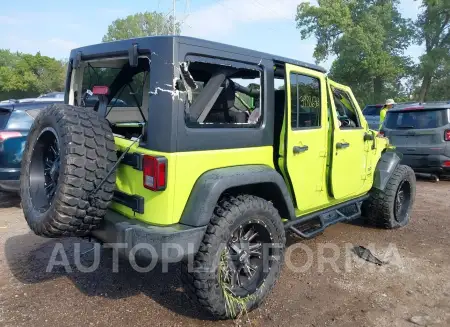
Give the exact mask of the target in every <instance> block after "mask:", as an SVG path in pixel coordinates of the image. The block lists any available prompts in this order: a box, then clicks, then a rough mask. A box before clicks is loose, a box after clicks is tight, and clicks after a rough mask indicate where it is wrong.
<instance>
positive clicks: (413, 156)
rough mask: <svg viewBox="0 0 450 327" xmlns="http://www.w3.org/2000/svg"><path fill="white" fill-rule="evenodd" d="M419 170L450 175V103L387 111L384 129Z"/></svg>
mask: <svg viewBox="0 0 450 327" xmlns="http://www.w3.org/2000/svg"><path fill="white" fill-rule="evenodd" d="M380 133H381V134H384V135H385V136H386V137H388V138H389V140H390V142H391V143H392V144H393V145H395V146H396V148H397V150H398V151H400V152H401V153H403V159H402V162H403V163H404V164H405V165H408V166H410V167H412V168H413V169H414V170H415V171H416V172H418V173H431V174H435V175H437V176H439V175H450V104H449V103H444V102H442V103H426V104H421V105H412V106H411V105H401V106H396V107H395V108H392V109H391V110H389V111H388V112H387V115H386V119H385V121H384V123H383V126H382V128H381V131H380Z"/></svg>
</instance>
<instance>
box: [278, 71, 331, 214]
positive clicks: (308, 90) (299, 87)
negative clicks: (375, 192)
mask: <svg viewBox="0 0 450 327" xmlns="http://www.w3.org/2000/svg"><path fill="white" fill-rule="evenodd" d="M286 86H287V90H286V91H287V92H286V93H287V97H286V98H287V115H286V118H287V119H285V121H284V130H285V131H286V133H287V134H286V136H287V138H286V143H285V148H284V159H285V160H286V162H285V164H286V168H287V173H288V175H289V179H290V183H291V188H292V189H293V193H294V195H295V200H296V203H297V209H298V211H299V212H298V213H299V214H301V213H302V212H306V211H311V210H313V209H315V208H318V207H320V206H321V205H324V204H325V203H327V191H326V159H327V137H328V136H327V131H328V120H327V115H328V114H327V102H326V92H327V91H326V80H325V77H324V76H323V74H321V73H319V72H316V71H314V70H310V69H306V68H302V67H298V66H294V65H289V64H286Z"/></svg>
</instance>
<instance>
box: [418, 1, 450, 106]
mask: <svg viewBox="0 0 450 327" xmlns="http://www.w3.org/2000/svg"><path fill="white" fill-rule="evenodd" d="M422 9H423V11H422V12H421V13H420V15H419V17H418V18H417V21H416V26H417V28H418V33H417V36H418V39H417V43H418V44H425V54H424V55H422V56H421V57H420V65H419V76H420V77H421V79H422V83H421V86H420V89H419V91H418V97H419V100H420V101H424V100H427V99H428V98H429V99H433V100H436V99H437V98H439V99H442V97H447V99H448V98H450V89H449V88H448V87H447V89H445V88H442V85H445V84H446V83H447V84H446V85H447V86H448V79H449V77H448V76H449V75H450V70H449V67H450V1H448V0H422ZM433 79H436V80H437V81H439V82H437V83H434V82H433ZM441 81H442V82H441ZM435 84H436V85H435ZM434 87H438V88H439V89H441V90H442V93H439V92H438V93H436V90H434V89H433V88H434ZM427 95H428V96H427Z"/></svg>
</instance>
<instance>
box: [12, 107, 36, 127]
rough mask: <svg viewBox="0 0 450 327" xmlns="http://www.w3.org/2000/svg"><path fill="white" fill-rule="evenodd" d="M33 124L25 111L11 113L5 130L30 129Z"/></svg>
mask: <svg viewBox="0 0 450 327" xmlns="http://www.w3.org/2000/svg"><path fill="white" fill-rule="evenodd" d="M32 124H33V118H31V117H30V116H29V115H28V114H27V113H26V112H25V111H13V112H12V113H11V117H10V118H9V121H8V124H7V125H6V129H25V130H27V129H30V127H31V125H32Z"/></svg>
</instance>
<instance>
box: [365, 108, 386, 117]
mask: <svg viewBox="0 0 450 327" xmlns="http://www.w3.org/2000/svg"><path fill="white" fill-rule="evenodd" d="M381 108H383V107H382V106H366V107H365V108H364V110H363V114H364V115H366V116H379V115H380V111H381Z"/></svg>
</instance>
